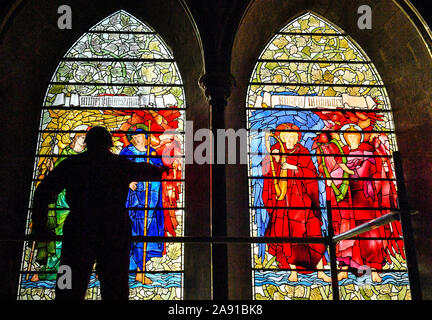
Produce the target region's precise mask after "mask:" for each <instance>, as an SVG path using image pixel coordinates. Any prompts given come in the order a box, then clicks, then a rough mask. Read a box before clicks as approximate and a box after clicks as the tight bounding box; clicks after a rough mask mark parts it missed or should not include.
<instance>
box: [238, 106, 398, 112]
mask: <svg viewBox="0 0 432 320" xmlns="http://www.w3.org/2000/svg"><path fill="white" fill-rule="evenodd" d="M246 110H263V111H273V110H274V111H297V112H311V111H312V112H361V113H391V112H392V110H385V109H373V110H364V109H347V108H344V109H342V108H336V109H329V108H293V107H272V108H258V107H246Z"/></svg>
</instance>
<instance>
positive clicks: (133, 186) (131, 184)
mask: <svg viewBox="0 0 432 320" xmlns="http://www.w3.org/2000/svg"><path fill="white" fill-rule="evenodd" d="M137 184H138V182H135V181H134V182H131V183H129V188H130V189H131V190H133V191H135V190H136V189H137Z"/></svg>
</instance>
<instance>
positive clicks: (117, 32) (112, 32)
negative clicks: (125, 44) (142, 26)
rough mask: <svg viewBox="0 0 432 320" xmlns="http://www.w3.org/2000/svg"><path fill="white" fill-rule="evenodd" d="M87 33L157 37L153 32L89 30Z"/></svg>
mask: <svg viewBox="0 0 432 320" xmlns="http://www.w3.org/2000/svg"><path fill="white" fill-rule="evenodd" d="M87 33H90V34H91V33H96V34H98V33H107V34H149V35H157V33H156V32H154V31H114V30H89V31H87V32H86V34H87Z"/></svg>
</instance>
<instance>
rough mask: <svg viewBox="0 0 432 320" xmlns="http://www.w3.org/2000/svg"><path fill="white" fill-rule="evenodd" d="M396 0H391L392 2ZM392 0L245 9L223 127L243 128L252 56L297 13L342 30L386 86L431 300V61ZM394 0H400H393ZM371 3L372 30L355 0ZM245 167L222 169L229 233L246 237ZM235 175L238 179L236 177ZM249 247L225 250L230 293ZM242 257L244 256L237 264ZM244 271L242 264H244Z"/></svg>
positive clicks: (261, 4)
mask: <svg viewBox="0 0 432 320" xmlns="http://www.w3.org/2000/svg"><path fill="white" fill-rule="evenodd" d="M398 2H399V1H398ZM398 2H396V1H392V0H380V1H365V0H361V1H357V0H352V1H338V0H334V1H333V0H328V1H321V0H310V1H302V0H292V1H276V0H262V1H254V2H252V3H251V5H250V6H249V7H248V9H247V11H246V12H245V14H244V16H243V19H242V20H241V23H240V27H239V29H238V32H237V34H236V38H235V41H234V46H233V50H232V61H231V74H232V75H233V76H234V78H235V79H236V83H237V86H236V88H235V89H234V90H233V93H232V95H231V98H230V103H229V105H228V107H227V109H226V119H227V127H232V128H242V127H244V126H245V105H246V100H245V99H246V92H247V83H248V81H249V78H250V75H251V72H252V70H253V68H254V65H255V62H256V59H257V58H258V56H259V54H260V53H261V51H262V50H263V48H264V46H265V45H266V44H267V43H268V41H270V39H271V38H272V37H273V35H274V33H275V32H277V31H278V30H280V29H281V28H282V27H283V26H284V25H285V24H287V23H288V22H289V21H290V20H292V19H293V18H295V17H296V16H298V15H299V14H301V13H303V12H305V11H309V10H311V11H313V12H315V13H317V14H319V15H321V16H322V17H325V18H326V19H327V20H329V21H331V22H333V23H334V24H336V25H337V26H339V27H340V28H342V29H343V30H344V31H346V32H347V33H348V34H349V35H350V36H351V37H352V39H353V40H354V41H356V42H357V43H358V44H359V45H360V47H361V48H362V49H363V50H364V51H365V52H366V54H367V55H368V56H369V58H370V59H371V60H372V62H373V63H374V65H375V67H376V68H377V70H378V72H379V73H380V75H381V77H382V79H383V81H384V84H385V85H386V88H387V91H388V95H389V98H390V102H391V105H392V108H393V111H394V121H395V127H396V128H395V129H396V135H397V142H398V147H399V150H400V152H401V155H402V158H403V167H404V176H405V179H406V185H407V189H408V196H409V201H410V203H411V205H412V206H413V208H415V209H418V210H420V214H419V215H417V216H415V217H414V219H413V224H414V233H415V239H416V249H417V257H418V261H419V271H420V280H421V285H422V288H423V295H424V298H426V299H431V298H432V290H431V289H430V287H431V281H432V272H431V269H430V267H429V266H430V265H431V263H432V254H431V252H430V250H429V248H430V247H431V245H432V241H431V239H432V233H431V229H432V228H431V225H432V215H431V213H430V210H429V209H428V208H430V207H431V205H432V198H431V196H430V195H431V192H432V176H431V175H430V172H432V162H431V159H432V152H431V150H430V145H431V138H432V127H431V115H432V114H431V113H432V111H431V110H432V108H431V90H430V86H431V85H432V78H431V74H432V73H431V72H432V60H431V54H430V51H429V49H428V46H427V45H426V42H425V40H424V38H423V37H422V34H421V31H419V29H417V28H416V26H415V25H414V23H413V21H412V20H411V19H412V17H409V14H412V13H406V12H404V11H403V10H402V9H401V6H400V4H399V3H398ZM400 2H402V1H400ZM365 4H366V5H369V6H370V7H371V8H372V14H373V27H372V30H360V29H359V28H358V26H357V21H358V18H359V15H358V14H357V9H358V7H359V6H360V5H365ZM246 170H247V169H246V167H245V166H243V167H236V168H234V167H231V168H227V172H228V173H227V186H228V190H227V195H228V199H227V202H228V203H229V204H230V205H229V206H228V208H232V209H233V210H231V211H229V212H228V217H229V218H228V221H229V223H228V227H229V230H230V235H239V234H242V235H246V234H245V230H248V225H247V222H248V220H247V219H248V217H249V212H248V209H247V205H248V199H247V187H246V181H247V171H246ZM239 181H244V183H243V184H242V183H240V182H239ZM248 256H250V252H249V251H246V250H245V251H242V252H241V253H240V252H237V254H236V255H234V254H233V255H230V259H231V262H230V263H229V265H230V266H231V269H232V271H235V272H233V273H232V277H231V278H230V280H231V282H230V283H231V284H232V288H231V292H232V296H234V297H237V296H241V295H244V294H245V292H244V290H245V289H244V288H243V287H242V284H241V281H238V283H236V281H237V279H242V278H243V279H247V278H248V277H250V271H249V272H241V271H242V270H247V268H250V263H249V259H248V258H247V257H248ZM245 261H246V262H245ZM249 270H250V269H249Z"/></svg>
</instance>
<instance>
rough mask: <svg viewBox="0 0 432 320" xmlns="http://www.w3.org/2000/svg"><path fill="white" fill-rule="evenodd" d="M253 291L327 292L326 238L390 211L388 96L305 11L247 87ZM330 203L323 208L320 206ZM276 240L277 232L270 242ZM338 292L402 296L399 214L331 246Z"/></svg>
mask: <svg viewBox="0 0 432 320" xmlns="http://www.w3.org/2000/svg"><path fill="white" fill-rule="evenodd" d="M246 108H247V123H248V130H249V199H250V219H251V221H250V226H251V236H252V237H278V238H284V239H285V240H287V242H283V243H274V242H271V239H269V242H268V243H257V244H253V245H252V246H251V250H252V279H253V284H252V287H253V297H254V299H265V300H291V299H306V300H308V299H310V300H327V299H332V298H333V294H332V288H333V287H332V285H331V269H330V263H329V248H328V247H327V244H326V243H325V242H324V241H323V240H324V238H325V237H326V236H327V234H328V224H329V222H328V221H329V214H331V217H332V221H333V228H334V231H335V234H340V233H343V232H345V231H348V230H350V229H352V228H354V227H356V226H358V225H360V224H362V223H365V222H368V221H370V220H372V219H374V218H377V217H380V216H382V215H384V214H387V213H389V212H390V211H391V210H394V209H396V208H397V193H396V190H397V188H396V181H395V169H394V164H393V159H392V154H393V152H394V151H396V150H397V145H396V138H395V135H394V126H393V119H392V112H391V106H390V101H389V98H388V95H387V93H386V89H385V86H384V84H383V82H382V80H381V78H380V76H379V74H378V72H377V70H376V69H375V67H374V65H373V63H372V62H371V61H370V59H369V58H368V57H367V55H366V54H365V53H364V52H363V51H362V50H361V49H360V47H359V46H358V45H357V44H356V43H355V42H354V41H353V40H352V39H351V38H350V37H349V36H348V35H347V34H346V33H345V32H344V31H342V30H341V29H339V28H338V27H336V26H334V25H333V24H331V23H330V22H328V21H326V20H325V19H323V18H321V17H319V16H317V15H315V14H312V13H306V14H303V15H301V16H299V17H298V18H296V19H295V20H293V21H292V22H290V23H289V24H288V25H287V26H285V27H284V28H282V29H281V30H280V31H279V32H278V33H277V34H276V35H275V36H274V37H273V38H272V39H271V41H270V42H269V43H268V44H267V45H266V47H265V49H264V50H263V51H262V53H261V55H260V56H259V58H258V61H257V63H256V65H255V68H254V70H253V72H252V75H251V77H250V82H249V86H248V92H247V105H246ZM328 204H329V205H328ZM279 241H281V240H279ZM336 260H337V277H338V288H339V289H338V291H339V298H340V299H344V300H354V299H358V300H362V299H366V300H373V299H387V300H403V299H410V288H409V282H408V273H407V266H406V261H405V253H404V245H403V240H402V232H401V226H400V223H399V222H397V221H396V222H392V223H391V224H388V225H385V226H382V227H379V228H377V229H373V230H371V231H368V232H366V233H363V234H361V235H360V236H357V237H355V238H352V239H349V240H343V241H341V242H339V243H337V244H336Z"/></svg>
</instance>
